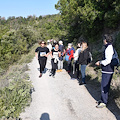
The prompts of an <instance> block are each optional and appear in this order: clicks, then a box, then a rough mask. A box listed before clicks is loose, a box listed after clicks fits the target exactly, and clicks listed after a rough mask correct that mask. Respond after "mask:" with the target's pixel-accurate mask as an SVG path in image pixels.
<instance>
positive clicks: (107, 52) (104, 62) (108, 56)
mask: <svg viewBox="0 0 120 120" xmlns="http://www.w3.org/2000/svg"><path fill="white" fill-rule="evenodd" d="M113 53H114V51H113V47H112V45H109V46H108V47H107V48H106V50H105V60H102V61H100V64H102V65H104V66H106V65H108V64H110V63H111V60H112V56H113Z"/></svg>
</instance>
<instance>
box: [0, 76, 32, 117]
mask: <svg viewBox="0 0 120 120" xmlns="http://www.w3.org/2000/svg"><path fill="white" fill-rule="evenodd" d="M27 78H28V77H25V78H24V79H21V77H20V75H19V76H17V79H14V80H13V81H12V82H11V83H10V85H9V86H8V87H5V88H4V89H1V90H0V108H1V109H0V118H2V117H3V116H4V117H6V118H9V117H12V118H16V117H18V116H19V114H20V113H21V112H22V110H23V109H24V108H25V106H26V105H29V103H30V101H31V95H30V90H31V87H32V86H31V83H30V82H29V81H26V79H27Z"/></svg>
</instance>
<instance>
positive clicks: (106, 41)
mask: <svg viewBox="0 0 120 120" xmlns="http://www.w3.org/2000/svg"><path fill="white" fill-rule="evenodd" d="M103 42H104V45H106V44H112V42H113V38H112V36H111V35H108V34H105V35H104V40H103Z"/></svg>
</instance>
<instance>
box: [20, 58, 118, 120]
mask: <svg viewBox="0 0 120 120" xmlns="http://www.w3.org/2000/svg"><path fill="white" fill-rule="evenodd" d="M29 67H30V71H29V74H30V80H31V81H32V83H33V86H34V89H35V91H34V92H33V93H32V102H31V105H30V107H27V108H26V110H25V112H24V113H21V115H20V117H21V118H22V119H23V120H116V117H115V116H114V114H113V113H111V112H110V111H109V110H108V109H107V108H103V109H97V108H96V107H95V106H96V103H95V102H96V101H95V99H94V98H93V97H92V96H91V95H90V94H89V92H88V91H87V89H86V87H85V86H79V84H78V81H77V80H71V78H70V76H69V75H68V74H67V72H66V71H65V70H63V71H62V72H60V73H56V76H55V78H52V77H49V71H48V70H47V72H46V73H45V74H43V76H42V78H39V77H38V76H39V71H38V68H39V64H38V61H37V60H36V58H34V59H33V61H32V62H31V63H30V64H29ZM46 67H47V68H48V69H50V68H51V64H50V61H48V62H47V66H46Z"/></svg>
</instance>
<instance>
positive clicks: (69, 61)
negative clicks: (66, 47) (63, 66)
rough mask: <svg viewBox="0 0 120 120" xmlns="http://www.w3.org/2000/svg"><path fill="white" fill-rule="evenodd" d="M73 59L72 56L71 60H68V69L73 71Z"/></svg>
mask: <svg viewBox="0 0 120 120" xmlns="http://www.w3.org/2000/svg"><path fill="white" fill-rule="evenodd" d="M72 60H73V58H71V60H68V62H67V66H68V71H71V67H72Z"/></svg>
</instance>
